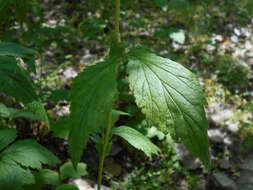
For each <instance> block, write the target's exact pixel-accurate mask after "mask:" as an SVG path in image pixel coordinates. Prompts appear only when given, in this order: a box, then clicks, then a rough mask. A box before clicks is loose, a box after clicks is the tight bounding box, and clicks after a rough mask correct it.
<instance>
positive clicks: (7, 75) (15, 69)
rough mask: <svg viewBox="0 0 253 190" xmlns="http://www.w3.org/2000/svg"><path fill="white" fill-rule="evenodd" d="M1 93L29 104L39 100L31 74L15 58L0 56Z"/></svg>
mask: <svg viewBox="0 0 253 190" xmlns="http://www.w3.org/2000/svg"><path fill="white" fill-rule="evenodd" d="M0 76H1V77H0V92H4V93H6V94H8V95H10V96H13V97H14V98H15V99H17V100H19V101H21V102H24V103H29V102H32V101H34V100H38V96H37V95H36V93H35V86H34V84H33V82H32V80H31V78H30V77H29V73H28V72H27V71H26V70H25V69H24V68H23V67H22V66H21V64H20V63H18V62H17V61H16V59H15V58H14V57H8V56H0Z"/></svg>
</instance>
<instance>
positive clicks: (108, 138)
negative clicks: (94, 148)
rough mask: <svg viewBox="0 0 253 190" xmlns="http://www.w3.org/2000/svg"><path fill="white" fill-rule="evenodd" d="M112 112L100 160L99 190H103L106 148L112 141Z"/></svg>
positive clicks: (109, 116)
mask: <svg viewBox="0 0 253 190" xmlns="http://www.w3.org/2000/svg"><path fill="white" fill-rule="evenodd" d="M111 121H112V111H110V112H109V115H108V124H107V128H106V132H105V137H104V138H103V148H102V152H101V153H100V158H99V169H98V187H97V190H100V189H101V184H102V174H103V167H104V160H105V156H106V155H105V154H106V148H107V146H108V143H109V140H110V131H111V127H112V122H111Z"/></svg>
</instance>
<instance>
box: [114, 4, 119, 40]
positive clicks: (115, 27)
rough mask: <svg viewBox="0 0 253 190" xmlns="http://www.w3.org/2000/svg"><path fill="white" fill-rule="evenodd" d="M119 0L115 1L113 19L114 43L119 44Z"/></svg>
mask: <svg viewBox="0 0 253 190" xmlns="http://www.w3.org/2000/svg"><path fill="white" fill-rule="evenodd" d="M119 21H120V0H116V1H115V20H114V22H115V23H114V33H115V38H116V43H117V44H119V42H120V32H119V25H120V22H119Z"/></svg>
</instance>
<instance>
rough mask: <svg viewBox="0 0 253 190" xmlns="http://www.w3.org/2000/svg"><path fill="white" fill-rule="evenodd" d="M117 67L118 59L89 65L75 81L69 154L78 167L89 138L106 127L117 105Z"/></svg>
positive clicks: (72, 96)
mask: <svg viewBox="0 0 253 190" xmlns="http://www.w3.org/2000/svg"><path fill="white" fill-rule="evenodd" d="M116 64H117V63H116V62H115V60H107V61H106V62H103V63H99V64H97V65H95V66H90V67H88V68H87V69H85V70H84V71H83V72H82V73H81V74H80V75H79V76H78V77H77V78H76V79H75V80H74V82H73V87H72V91H71V95H70V99H71V113H70V123H69V125H70V126H71V129H70V154H71V157H72V161H73V163H74V166H75V167H76V165H77V163H78V162H79V160H80V158H81V155H82V152H83V149H84V148H85V146H86V143H87V142H88V139H89V135H90V134H91V133H93V132H95V131H97V130H98V128H99V127H101V125H103V124H104V121H105V120H106V118H107V117H108V115H107V114H108V113H109V112H110V110H111V109H112V107H113V105H114V101H115V98H116V96H117V83H116V73H115V66H116ZM84 84H85V85H84Z"/></svg>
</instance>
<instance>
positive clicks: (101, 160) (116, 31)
mask: <svg viewBox="0 0 253 190" xmlns="http://www.w3.org/2000/svg"><path fill="white" fill-rule="evenodd" d="M114 22H115V23H114V35H115V40H116V44H117V45H119V43H120V30H119V25H120V0H115V20H114ZM111 120H112V111H110V112H109V114H108V123H107V128H106V132H105V135H103V147H102V152H100V155H99V168H98V187H97V190H100V189H101V184H102V175H103V167H104V160H105V156H106V148H107V146H108V143H109V141H110V131H111V127H112V122H111Z"/></svg>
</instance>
